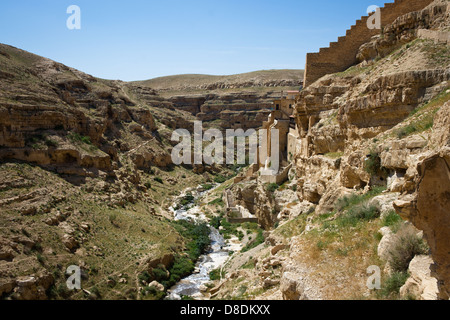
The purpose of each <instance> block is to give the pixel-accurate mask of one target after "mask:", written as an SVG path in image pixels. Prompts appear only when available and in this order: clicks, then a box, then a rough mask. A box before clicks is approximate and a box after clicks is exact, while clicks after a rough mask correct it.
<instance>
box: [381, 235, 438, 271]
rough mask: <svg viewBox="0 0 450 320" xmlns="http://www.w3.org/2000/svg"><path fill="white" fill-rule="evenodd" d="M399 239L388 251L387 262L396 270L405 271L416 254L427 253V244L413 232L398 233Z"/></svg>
mask: <svg viewBox="0 0 450 320" xmlns="http://www.w3.org/2000/svg"><path fill="white" fill-rule="evenodd" d="M399 237H400V238H399V240H398V241H397V243H396V244H395V246H394V247H393V248H392V250H391V251H389V264H390V265H391V267H392V268H393V269H394V270H395V271H397V272H406V271H407V270H408V267H409V263H410V262H411V260H412V259H414V257H415V256H416V255H424V254H428V252H429V248H428V245H427V244H426V243H425V241H424V240H423V239H422V238H419V237H418V236H417V235H416V234H415V233H413V232H407V233H406V234H404V235H399Z"/></svg>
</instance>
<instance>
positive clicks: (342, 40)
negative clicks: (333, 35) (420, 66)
mask: <svg viewBox="0 0 450 320" xmlns="http://www.w3.org/2000/svg"><path fill="white" fill-rule="evenodd" d="M431 2H433V0H396V1H395V2H394V3H386V5H385V6H384V7H383V8H381V25H382V27H384V26H386V25H388V24H391V23H392V22H394V21H395V19H397V18H398V17H399V16H401V15H404V14H407V13H409V12H413V11H418V10H421V9H423V8H425V7H426V6H427V5H429V4H430V3H431ZM367 20H368V16H363V17H361V19H360V20H357V21H356V24H355V25H353V26H352V27H351V28H350V29H349V30H347V33H346V35H345V36H343V37H339V38H338V41H337V42H332V43H330V46H329V47H328V48H321V49H320V51H319V52H317V53H308V54H307V55H306V67H305V79H304V86H305V87H307V86H309V85H310V84H312V83H313V82H315V81H316V80H318V79H320V78H321V77H323V76H324V75H326V74H330V73H336V72H341V71H344V70H346V69H348V68H349V67H351V66H352V65H354V64H356V63H357V62H358V60H357V59H356V55H357V53H358V49H359V48H360V46H361V45H363V44H364V43H366V42H368V41H369V40H370V38H371V37H373V36H375V35H377V34H379V33H380V30H377V29H369V28H368V27H367Z"/></svg>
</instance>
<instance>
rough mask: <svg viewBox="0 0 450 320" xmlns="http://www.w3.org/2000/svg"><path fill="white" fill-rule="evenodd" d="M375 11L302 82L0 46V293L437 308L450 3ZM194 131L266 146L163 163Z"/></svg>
mask: <svg viewBox="0 0 450 320" xmlns="http://www.w3.org/2000/svg"><path fill="white" fill-rule="evenodd" d="M387 10H391V11H390V12H391V14H390V15H386V16H388V18H389V20H386V21H387V22H386V21H385V23H384V24H383V28H382V29H381V30H378V31H373V30H370V31H367V29H365V28H361V25H362V24H364V21H366V20H367V17H363V18H362V19H361V20H358V21H357V23H356V24H355V25H354V26H352V27H351V29H350V30H349V31H348V32H347V35H346V37H340V38H339V40H338V41H337V42H333V43H331V44H330V47H329V48H323V49H320V51H319V52H318V53H315V54H309V55H308V56H309V57H314V58H313V59H311V60H309V63H308V64H307V65H308V68H307V69H306V70H305V72H306V78H307V79H310V80H311V81H310V83H307V84H306V86H305V87H304V88H303V87H302V88H301V90H299V89H300V86H301V85H302V81H303V76H304V71H302V70H268V71H257V72H252V73H248V74H241V75H234V76H207V75H180V76H170V77H163V78H157V79H152V80H148V81H138V82H123V81H109V80H104V79H99V78H96V77H93V76H91V75H88V74H86V73H83V72H81V71H78V70H75V69H73V68H70V67H68V66H65V65H63V64H61V63H57V62H54V61H52V60H49V59H46V58H43V57H40V56H37V55H34V54H32V53H29V52H26V51H24V50H21V49H18V48H15V47H12V46H9V45H5V44H0V213H1V214H0V298H2V299H7V300H45V299H54V300H64V299H72V300H86V299H89V300H99V299H112V300H118V299H129V300H161V299H164V298H167V299H186V300H191V299H198V300H214V299H216V300H261V299H262V300H348V299H367V300H395V299H399V300H409V299H411V300H439V299H443V300H448V299H449V298H450V296H449V292H450V255H449V252H450V250H449V244H450V238H449V237H450V236H449V235H450V215H449V213H450V211H449V208H450V198H449V194H450V189H449V188H450V37H449V34H450V2H449V1H445V0H434V1H432V0H414V1H409V0H408V1H406V0H396V1H395V2H393V3H389V4H386V6H385V7H384V9H383V12H386V11H387ZM386 19H387V18H386ZM355 30H357V31H355ZM355 39H356V40H357V41H356V40H355ZM355 43H356V44H357V45H355ZM342 54H344V55H345V57H347V56H348V57H347V58H348V59H346V60H345V61H344V60H343V59H341V57H342V56H341V55H342ZM286 91H291V92H290V95H289V97H288V96H287V95H286ZM292 91H297V92H292ZM293 96H294V97H293ZM198 120H201V121H203V125H204V127H203V128H204V130H207V129H209V128H218V129H220V130H222V131H225V130H227V129H238V128H243V129H249V128H264V129H267V130H268V132H271V131H273V132H278V133H279V138H280V139H279V143H278V144H277V143H272V142H273V141H272V140H271V139H272V138H270V140H269V138H268V139H267V140H268V141H265V143H264V142H261V141H260V142H261V144H260V145H259V148H260V149H261V150H263V151H267V152H266V153H265V154H264V153H262V154H259V157H258V160H257V161H256V163H254V164H250V163H246V164H245V165H242V164H238V163H237V162H236V163H234V164H229V165H219V164H213V165H208V164H206V163H203V164H198V165H189V164H183V165H174V163H173V160H172V157H171V153H172V151H173V150H174V147H175V146H176V143H175V142H174V141H171V137H172V133H173V131H174V130H176V129H187V131H189V132H192V131H193V126H194V121H198ZM261 140H264V139H261ZM206 145H207V143H206V142H204V144H203V146H206ZM246 147H248V145H246ZM246 151H248V150H246ZM236 153H238V152H236ZM239 155H242V154H239ZM274 157H278V159H276V158H274ZM191 158H193V154H191ZM273 160H279V161H277V162H279V163H280V168H277V169H276V170H275V169H274V170H272V171H270V170H269V171H268V170H267V169H268V168H271V167H272V162H275V161H273ZM205 162H206V161H205ZM267 172H268V173H267ZM212 240H214V241H212ZM70 266H78V267H79V268H80V270H81V280H82V288H81V289H75V290H71V289H69V288H68V287H67V285H66V281H67V278H68V276H69V275H68V274H67V268H68V267H70ZM205 270H206V271H205ZM377 271H379V282H380V286H379V287H378V288H376V287H370V286H368V280H370V279H369V276H370V275H371V274H373V272H375V274H376V272H377ZM202 272H206V273H205V274H203V273H202ZM191 276H192V277H193V278H194V279H195V280H192V278H191ZM186 277H189V279H190V280H189V279H187V278H186ZM205 277H206V279H205ZM190 285H191V286H190Z"/></svg>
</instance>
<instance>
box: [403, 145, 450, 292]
mask: <svg viewBox="0 0 450 320" xmlns="http://www.w3.org/2000/svg"><path fill="white" fill-rule="evenodd" d="M415 181H416V192H415V193H414V194H409V195H405V196H403V197H402V198H400V199H399V201H397V202H395V203H394V207H395V209H396V210H397V212H399V214H400V215H402V216H403V217H404V218H406V219H408V220H410V221H411V222H412V223H413V224H414V225H415V226H416V227H417V228H418V229H420V230H423V231H424V235H425V238H426V239H427V242H428V244H429V246H430V248H431V253H432V256H433V260H434V261H435V263H436V265H435V269H434V271H435V274H436V277H437V279H438V280H439V289H440V297H441V298H444V299H448V298H449V292H450V252H449V250H448V244H449V243H450V211H449V210H448V208H450V148H448V147H446V148H443V149H442V151H441V152H439V153H436V154H434V155H432V156H430V157H428V158H427V159H425V160H424V161H423V162H421V163H420V164H419V166H418V176H417V177H416V179H415Z"/></svg>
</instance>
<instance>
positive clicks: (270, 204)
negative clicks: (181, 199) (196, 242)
mask: <svg viewBox="0 0 450 320" xmlns="http://www.w3.org/2000/svg"><path fill="white" fill-rule="evenodd" d="M397 2H398V3H403V5H404V4H405V3H406V2H401V1H397ZM397 2H396V3H397ZM419 2H420V1H417V2H414V3H415V4H417V5H418V6H419V7H420V6H421V5H423V6H422V7H421V9H420V10H418V11H414V12H408V11H406V12H408V13H406V14H402V15H399V16H396V17H391V18H392V19H391V21H390V22H389V23H388V24H385V25H384V28H383V32H382V33H381V34H379V35H377V34H375V35H374V36H373V37H372V38H371V37H369V38H367V39H366V40H365V41H366V42H365V43H364V42H363V43H361V46H360V47H359V50H357V48H356V49H355V50H353V49H352V50H353V51H354V54H355V56H354V57H353V56H352V57H349V59H353V61H354V63H353V64H352V65H351V66H350V68H348V69H347V70H344V71H342V72H339V73H332V72H328V73H329V74H326V75H325V76H323V77H321V78H320V79H318V80H317V81H315V82H314V83H308V86H307V87H306V88H304V89H303V90H302V91H301V92H300V94H299V95H298V97H297V99H296V105H295V108H296V112H295V118H296V124H297V129H298V136H299V140H298V142H297V145H298V147H297V150H298V152H297V154H296V155H295V157H294V159H293V163H294V168H293V169H292V173H295V175H292V174H290V175H289V176H288V181H287V182H286V183H284V184H283V185H282V186H271V185H265V184H264V183H263V182H261V179H260V178H259V177H258V175H257V174H255V175H253V176H252V177H250V178H249V176H248V175H243V176H242V177H241V178H240V179H238V180H236V182H237V183H236V185H235V186H233V187H232V188H231V190H233V191H234V194H235V197H236V199H237V201H241V205H242V206H243V207H245V208H247V209H248V210H249V211H251V212H252V213H253V214H256V216H257V217H258V219H259V220H260V221H261V224H262V225H264V226H266V228H267V226H269V229H270V230H271V232H270V236H268V237H267V238H266V245H267V246H269V248H275V247H278V246H280V245H282V246H284V247H283V249H282V250H281V251H279V250H276V253H272V254H271V253H270V250H268V251H269V253H268V252H267V250H264V249H263V248H261V256H257V257H256V258H255V255H253V258H252V259H253V261H255V260H256V261H266V260H267V259H266V257H267V255H269V256H272V258H273V259H274V258H275V257H276V258H277V259H278V260H281V261H282V268H281V273H279V272H278V271H277V273H276V275H277V276H276V277H278V278H276V280H277V281H279V283H278V284H275V285H274V286H269V287H267V288H265V289H264V287H262V289H259V290H262V291H263V292H264V293H262V294H261V295H259V297H264V298H270V297H276V298H280V295H279V293H280V292H279V291H276V289H275V288H277V289H278V290H281V295H282V297H283V298H285V299H295V300H298V299H348V298H361V297H365V298H375V299H379V298H382V299H383V298H387V297H388V298H389V297H390V298H393V297H394V295H393V293H392V292H389V291H388V289H387V288H386V287H385V285H383V288H382V290H380V291H376V290H375V291H370V290H368V288H367V286H366V280H367V276H366V270H367V268H368V267H370V266H373V265H376V266H379V267H380V268H381V270H382V272H383V283H384V284H385V283H386V282H389V281H390V280H389V279H392V278H391V277H396V276H399V275H402V276H403V277H406V278H404V280H405V281H406V279H407V277H408V275H407V274H406V272H407V271H408V266H409V271H410V275H411V278H410V279H409V280H408V281H407V282H406V284H405V286H404V288H402V290H397V291H396V292H397V293H396V294H397V297H401V298H417V299H424V298H426V299H437V298H443V299H448V298H449V296H448V292H449V291H450V290H449V278H448V275H449V274H450V269H449V261H450V257H449V256H448V252H449V248H448V243H449V239H448V234H450V227H449V221H450V220H449V217H448V208H449V203H448V199H449V197H448V196H449V190H448V186H449V185H450V176H449V155H448V149H449V148H450V145H449V142H450V141H449V139H448V138H449V136H448V132H450V123H449V122H448V114H449V112H450V110H449V102H448V101H449V99H450V72H449V70H450V52H449V46H448V42H447V41H448V34H449V33H448V31H449V26H450V16H449V12H450V10H449V9H450V5H449V3H448V1H440V0H436V1H432V2H431V1H428V2H427V3H425V2H426V1H423V2H421V4H418V3H419ZM430 2H431V3H430ZM427 4H429V5H428V6H427ZM445 35H447V37H446V36H445ZM335 47H336V46H335ZM344 49H345V48H344ZM330 50H333V48H331V49H330ZM330 52H331V51H330ZM357 59H359V60H357ZM317 62H318V63H319V64H320V63H321V61H320V59H319V60H318V61H317ZM322 62H324V63H325V62H326V61H322ZM323 65H325V64H323ZM310 67H311V66H310ZM308 71H309V72H311V71H312V72H313V73H314V70H306V72H308ZM316 71H317V70H316ZM323 71H324V70H318V71H317V72H319V73H321V72H322V74H325V73H323ZM276 188H278V191H274V189H276ZM269 189H271V190H272V192H268V191H267V190H269ZM294 190H295V193H296V196H295V197H294V198H292V197H291V193H292V192H293V191H294ZM261 199H265V200H264V201H263V202H264V204H263V203H260V202H261V201H260V200H261ZM258 204H259V205H258ZM255 206H257V209H255ZM264 207H267V208H266V209H264V210H262V208H264ZM258 209H259V210H258ZM395 211H397V212H398V213H399V214H400V215H401V217H402V218H403V219H404V220H405V221H400V220H401V219H400V218H398V216H397V214H396V213H395ZM312 212H314V214H312ZM398 219H399V220H398ZM393 220H395V221H396V222H394V221H393ZM406 221H409V222H406ZM411 222H412V224H413V225H414V226H412V225H411ZM420 230H421V231H422V232H420ZM374 235H375V236H374ZM422 236H423V238H424V239H425V241H426V242H427V244H428V246H429V251H428V248H425V247H426V246H425V245H423V246H422V241H424V240H422ZM378 237H379V238H378ZM380 240H381V241H380ZM406 243H409V244H412V243H414V245H412V246H409V245H407V244H406ZM428 254H431V257H432V259H433V260H434V263H432V266H431V272H429V271H427V272H422V271H420V272H419V273H420V274H421V275H418V274H419V273H418V271H417V270H428V269H427V268H430V263H429V262H428V261H429V260H431V258H429V257H427V255H428ZM423 255H425V257H424V256H423ZM414 256H417V259H415V260H414V261H412V260H413V258H414ZM400 257H402V258H400ZM402 259H403V260H402ZM399 260H401V261H402V263H400V262H399ZM422 262H423V264H422ZM409 264H410V265H409ZM419 264H420V266H418V265H419ZM256 267H257V268H258V263H257V264H256ZM258 270H260V269H258ZM261 270H262V269H261ZM265 275H266V274H264V275H263V277H264V276H265ZM247 276H248V275H247ZM433 277H435V278H436V279H437V281H436V279H434V278H433ZM263 280H264V279H263V278H260V277H255V278H253V281H254V282H253V283H255V285H254V286H255V287H253V289H254V290H258V288H260V286H263V284H262V281H263ZM422 280H423V281H422ZM229 281H230V283H234V284H236V283H238V282H239V281H242V277H239V276H237V279H230V280H229ZM225 283H226V282H225ZM245 283H252V280H245ZM403 283H404V282H403ZM436 284H438V285H439V290H438V287H437V285H436ZM249 285H250V284H249ZM225 286H226V285H225ZM424 286H426V288H425V287H424ZM230 287H231V286H230ZM438 291H439V294H438ZM413 293H414V294H415V295H416V296H414V297H413V296H410V295H412V294H413ZM224 294H225V293H224ZM400 295H401V296H400Z"/></svg>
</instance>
